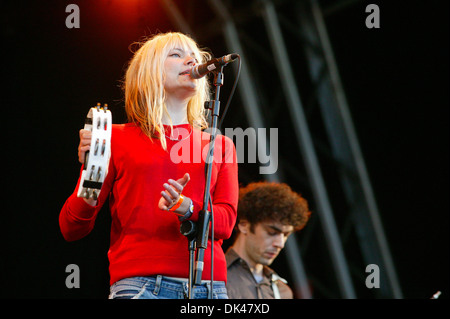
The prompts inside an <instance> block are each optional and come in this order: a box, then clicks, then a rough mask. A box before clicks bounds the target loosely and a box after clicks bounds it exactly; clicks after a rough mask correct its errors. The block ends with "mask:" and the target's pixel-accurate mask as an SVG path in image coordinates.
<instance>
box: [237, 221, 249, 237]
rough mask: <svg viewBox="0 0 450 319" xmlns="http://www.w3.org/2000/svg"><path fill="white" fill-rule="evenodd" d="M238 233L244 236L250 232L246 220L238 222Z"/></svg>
mask: <svg viewBox="0 0 450 319" xmlns="http://www.w3.org/2000/svg"><path fill="white" fill-rule="evenodd" d="M238 229H239V232H240V233H242V234H244V235H246V234H248V232H249V231H250V223H249V222H248V221H247V220H245V219H244V220H240V221H239V224H238Z"/></svg>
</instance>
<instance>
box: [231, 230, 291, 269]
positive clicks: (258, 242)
mask: <svg viewBox="0 0 450 319" xmlns="http://www.w3.org/2000/svg"><path fill="white" fill-rule="evenodd" d="M239 229H240V231H241V233H242V234H241V235H242V236H245V251H246V255H247V259H248V262H250V263H252V264H253V265H251V266H254V265H255V264H262V265H266V266H268V265H270V264H272V262H273V261H274V260H275V258H276V257H277V256H278V254H279V253H280V251H281V250H282V249H283V248H284V244H285V243H286V240H287V238H288V237H289V235H290V234H292V232H293V231H294V227H293V226H292V225H285V224H281V223H279V222H274V221H266V222H261V223H259V224H256V225H254V227H253V232H252V231H250V224H249V223H248V222H247V221H241V222H240V223H239Z"/></svg>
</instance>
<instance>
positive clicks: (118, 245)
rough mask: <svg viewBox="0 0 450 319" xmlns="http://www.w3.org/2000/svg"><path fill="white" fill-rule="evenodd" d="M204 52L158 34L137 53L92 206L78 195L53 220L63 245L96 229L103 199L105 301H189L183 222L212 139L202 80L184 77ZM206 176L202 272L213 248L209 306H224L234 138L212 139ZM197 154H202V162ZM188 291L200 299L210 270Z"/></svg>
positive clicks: (83, 146) (84, 139)
mask: <svg viewBox="0 0 450 319" xmlns="http://www.w3.org/2000/svg"><path fill="white" fill-rule="evenodd" d="M208 58H210V55H209V53H207V52H206V51H204V50H202V49H200V48H199V46H198V45H197V44H196V43H195V41H194V40H193V39H192V38H190V37H188V36H186V35H184V34H182V33H177V32H174V33H163V34H157V35H155V36H153V37H152V38H150V39H149V40H148V41H146V42H145V43H143V44H142V45H141V46H140V48H139V49H138V50H137V51H136V53H135V54H134V57H133V58H132V60H131V62H130V64H129V67H128V69H127V72H126V75H125V80H124V92H125V110H126V113H127V117H128V123H126V124H121V125H116V124H114V125H113V127H112V136H111V159H110V162H109V169H108V175H107V176H106V178H105V181H104V183H103V186H102V190H101V193H100V196H99V197H98V199H97V200H94V199H93V198H89V199H86V198H79V197H77V192H76V189H75V191H74V193H72V195H71V196H70V197H69V198H68V199H67V200H66V202H65V204H64V206H63V207H62V209H61V212H60V216H59V223H60V229H61V232H62V234H63V236H64V238H65V239H66V240H67V241H74V240H78V239H81V238H83V237H84V236H86V235H87V234H89V233H90V231H91V230H92V229H93V227H94V223H95V219H96V217H97V214H98V212H99V211H100V209H101V207H102V206H103V204H104V203H105V201H106V200H107V199H109V207H110V211H111V217H112V223H111V237H110V238H111V239H110V248H109V251H108V258H109V274H110V285H111V287H110V295H109V297H110V298H149V299H158V298H170V299H181V298H186V296H187V294H188V281H187V278H188V274H189V251H188V242H187V239H186V237H184V236H183V235H182V234H181V233H180V223H181V222H182V221H183V220H186V219H190V220H192V221H196V220H197V219H198V217H199V211H200V210H201V209H202V205H203V196H204V194H203V193H204V185H205V158H204V157H205V156H202V155H204V154H205V150H204V149H205V148H207V147H208V143H209V134H208V133H206V132H204V129H205V128H206V127H207V124H208V123H207V122H206V120H205V114H204V107H203V106H204V102H205V101H206V100H207V99H208V98H209V84H208V82H207V79H206V77H203V78H200V79H192V78H191V76H190V75H189V70H190V69H191V68H192V67H193V66H194V65H195V64H196V63H204V62H206V60H207V59H208ZM90 139H91V135H90V132H89V131H87V130H80V143H79V146H78V157H79V161H80V162H81V163H82V164H83V163H84V156H85V153H86V151H88V150H89V149H90ZM215 143H216V144H215V152H214V162H213V167H212V177H211V190H210V193H211V198H212V205H213V211H214V243H211V240H209V242H208V248H207V250H206V251H205V254H204V269H205V270H208V269H210V265H211V260H210V257H211V254H210V249H214V280H215V282H214V285H213V298H219V299H220V298H227V293H226V288H225V282H226V278H227V273H226V271H227V270H226V269H227V268H226V261H225V256H224V253H223V250H222V247H221V245H222V242H223V240H224V239H227V238H229V237H230V235H231V232H232V229H233V226H234V224H235V221H236V214H237V213H236V212H237V201H238V192H239V187H238V174H237V160H236V151H235V147H234V144H233V142H232V140H230V139H229V138H227V137H225V136H222V135H218V136H217V138H216V141H215ZM199 153H201V154H199ZM202 279H203V280H204V281H203V282H202V284H201V285H198V286H197V285H195V286H194V288H193V293H192V295H193V298H199V299H201V298H207V296H208V293H209V290H208V289H211V287H210V285H209V280H210V279H211V278H210V271H204V272H203V278H202Z"/></svg>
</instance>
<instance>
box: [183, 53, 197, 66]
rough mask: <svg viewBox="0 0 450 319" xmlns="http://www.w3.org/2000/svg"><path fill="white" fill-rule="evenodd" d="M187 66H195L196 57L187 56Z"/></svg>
mask: <svg viewBox="0 0 450 319" xmlns="http://www.w3.org/2000/svg"><path fill="white" fill-rule="evenodd" d="M185 63H186V65H189V66H194V65H195V57H192V56H189V55H188V56H187V58H186V61H185Z"/></svg>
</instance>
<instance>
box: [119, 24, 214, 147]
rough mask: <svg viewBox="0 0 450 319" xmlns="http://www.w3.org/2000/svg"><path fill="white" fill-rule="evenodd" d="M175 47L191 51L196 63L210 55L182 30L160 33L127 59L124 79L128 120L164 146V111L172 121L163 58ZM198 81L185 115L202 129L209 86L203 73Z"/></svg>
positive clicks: (207, 58) (165, 144)
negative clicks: (180, 31) (167, 99)
mask: <svg viewBox="0 0 450 319" xmlns="http://www.w3.org/2000/svg"><path fill="white" fill-rule="evenodd" d="M175 47H180V48H183V49H184V50H189V52H190V51H192V52H194V55H195V58H196V59H197V61H198V63H203V62H206V61H207V60H209V59H210V58H211V54H210V53H209V52H207V51H205V50H203V49H200V48H199V47H198V45H197V43H196V42H195V41H194V40H193V39H192V38H191V37H189V36H187V35H185V34H183V33H179V32H167V33H160V34H157V35H154V36H153V37H151V38H150V39H149V40H147V41H146V42H144V43H143V44H141V46H140V48H139V49H138V50H137V51H136V53H135V54H134V56H133V58H132V59H131V61H130V64H129V66H128V69H127V72H126V74H125V81H124V91H125V111H126V114H127V118H128V121H129V122H133V123H135V124H136V125H137V126H139V127H140V128H141V130H142V131H143V132H144V134H145V135H147V136H148V137H149V138H158V139H160V141H161V145H162V147H163V148H164V149H166V148H167V143H166V138H165V135H164V127H163V123H162V118H163V115H164V114H165V115H166V116H167V117H168V118H169V121H170V122H171V119H170V116H169V113H168V111H167V108H166V105H165V92H164V77H165V74H164V61H165V59H166V57H167V55H168V52H169V51H170V50H171V49H173V48H175ZM197 81H198V83H197V87H198V89H197V92H196V94H195V95H194V96H193V97H192V98H191V99H190V100H189V102H188V105H187V119H188V122H189V124H191V125H192V126H193V127H195V128H199V129H204V128H206V127H207V126H208V123H207V121H206V118H205V111H204V103H205V101H206V100H207V99H208V98H209V93H210V87H209V84H208V81H207V79H206V77H203V78H201V79H198V80H197Z"/></svg>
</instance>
